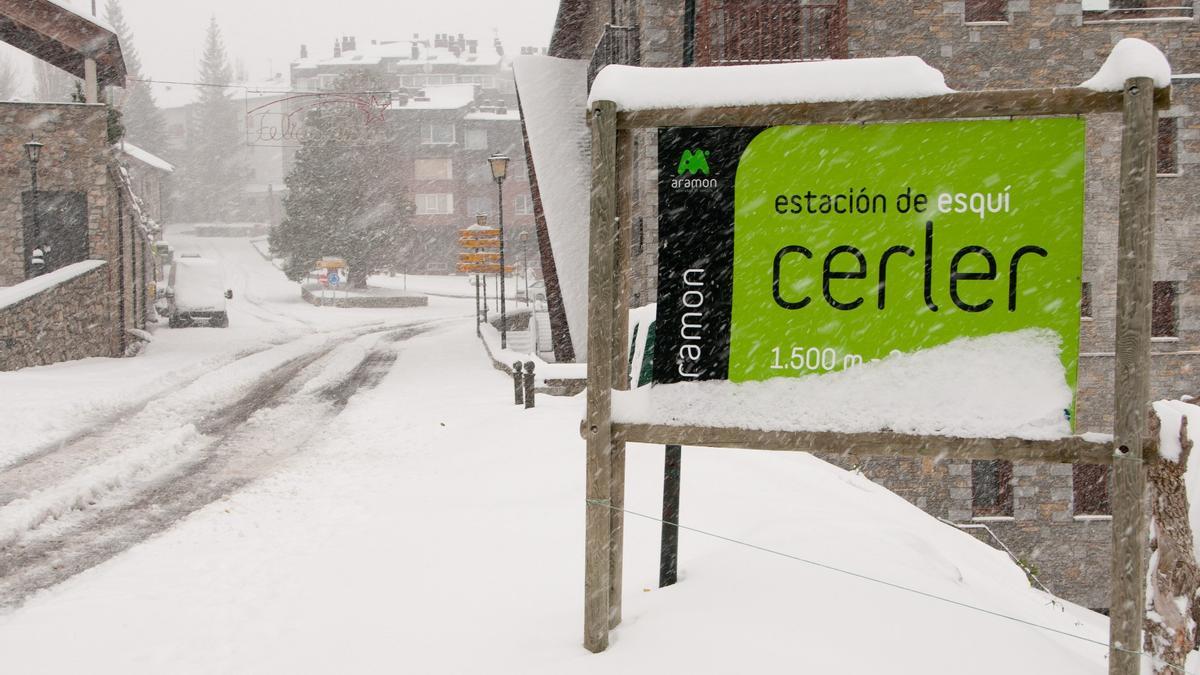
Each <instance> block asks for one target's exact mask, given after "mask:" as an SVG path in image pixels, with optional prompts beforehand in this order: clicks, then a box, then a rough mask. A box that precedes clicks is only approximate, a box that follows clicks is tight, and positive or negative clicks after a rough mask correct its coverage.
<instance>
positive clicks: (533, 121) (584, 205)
mask: <svg viewBox="0 0 1200 675" xmlns="http://www.w3.org/2000/svg"><path fill="white" fill-rule="evenodd" d="M513 70H514V72H515V75H516V78H517V85H518V87H519V89H520V92H521V114H522V115H523V116H524V118H525V129H526V131H527V132H528V135H529V149H530V152H531V154H532V157H533V166H534V170H535V172H536V175H537V184H538V192H539V194H540V195H541V200H542V210H543V211H544V212H545V216H546V229H547V230H548V231H549V234H550V248H551V250H552V251H553V253H554V267H555V269H556V270H557V272H558V285H559V289H560V290H561V291H562V302H563V308H564V310H565V313H566V315H567V317H566V318H567V326H568V328H569V329H570V333H571V342H572V344H573V345H574V347H575V356H576V357H577V358H579V359H582V358H583V355H584V354H586V353H587V302H588V295H587V290H588V278H587V275H588V235H589V232H590V221H589V215H588V214H589V209H590V207H589V205H588V199H589V196H590V195H591V182H592V175H591V156H592V146H591V136H590V134H589V132H588V126H587V103H586V102H587V62H586V61H575V60H569V59H557V58H553V57H550V56H520V57H518V58H517V59H516V61H515V62H514V63H513Z"/></svg>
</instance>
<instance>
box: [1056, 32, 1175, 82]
mask: <svg viewBox="0 0 1200 675" xmlns="http://www.w3.org/2000/svg"><path fill="white" fill-rule="evenodd" d="M1131 77H1149V78H1151V79H1153V80H1154V86H1155V87H1169V86H1171V64H1170V63H1168V62H1167V57H1166V56H1164V55H1163V53H1162V52H1161V51H1159V49H1158V47H1155V46H1154V45H1152V44H1150V43H1149V42H1146V41H1145V40H1139V39H1138V38H1125V39H1124V40H1121V41H1120V42H1118V43H1117V44H1116V46H1114V47H1113V50H1112V52H1110V53H1109V55H1108V58H1107V59H1105V60H1104V65H1102V66H1100V70H1098V71H1096V74H1095V75H1093V76H1092V78H1091V79H1089V80H1088V81H1087V82H1084V83H1083V84H1081V85H1079V86H1081V87H1086V88H1087V89H1094V90H1095V91H1121V89H1122V88H1124V87H1125V80H1128V79H1129V78H1131Z"/></svg>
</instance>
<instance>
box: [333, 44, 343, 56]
mask: <svg viewBox="0 0 1200 675" xmlns="http://www.w3.org/2000/svg"><path fill="white" fill-rule="evenodd" d="M341 56H342V43H341V42H338V41H337V40H334V41H333V58H335V59H336V58H341Z"/></svg>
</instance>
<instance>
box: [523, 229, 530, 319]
mask: <svg viewBox="0 0 1200 675" xmlns="http://www.w3.org/2000/svg"><path fill="white" fill-rule="evenodd" d="M528 244H529V230H521V277H522V278H524V279H525V306H526V307H528V306H529V304H530V298H529V248H528Z"/></svg>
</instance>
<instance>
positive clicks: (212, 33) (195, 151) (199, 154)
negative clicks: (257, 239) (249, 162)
mask: <svg viewBox="0 0 1200 675" xmlns="http://www.w3.org/2000/svg"><path fill="white" fill-rule="evenodd" d="M200 81H201V82H204V83H206V84H208V85H218V86H204V87H199V98H198V99H197V101H196V103H195V104H193V105H192V106H191V109H190V110H189V114H188V134H187V148H186V151H185V153H184V157H183V160H182V162H181V167H180V183H181V184H180V190H179V191H180V194H179V198H180V202H181V204H180V206H181V208H182V211H183V214H184V216H185V217H187V218H189V219H191V220H193V221H212V222H233V221H236V220H237V218H238V216H239V215H240V213H241V211H242V208H241V204H242V201H243V199H242V189H243V187H244V185H245V181H246V178H247V176H248V174H249V171H248V169H247V168H246V165H245V157H244V155H243V149H242V146H243V144H244V143H245V141H244V139H243V138H242V135H241V133H242V132H241V126H240V123H241V120H240V119H239V112H238V109H237V105H236V104H235V103H234V102H233V100H232V99H231V98H230V97H229V94H228V93H227V91H228V90H227V89H225V88H224V87H222V86H219V85H226V84H229V82H230V68H229V59H228V57H227V56H226V54H225V45H224V43H223V42H222V40H221V29H220V28H219V27H218V26H217V18H216V17H215V16H214V17H213V18H212V19H211V20H210V22H209V25H208V35H207V37H206V38H205V46H204V55H203V57H202V60H201V63H200Z"/></svg>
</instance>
